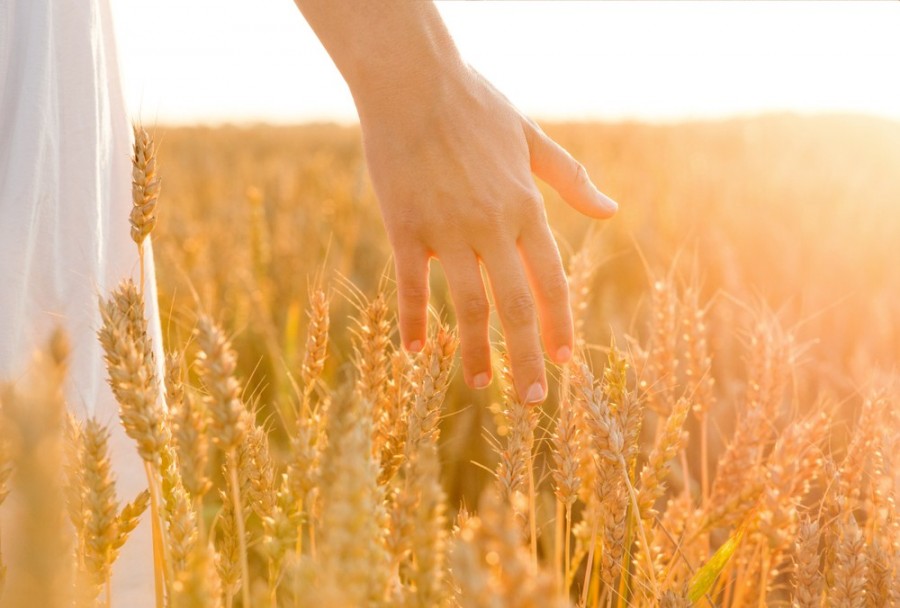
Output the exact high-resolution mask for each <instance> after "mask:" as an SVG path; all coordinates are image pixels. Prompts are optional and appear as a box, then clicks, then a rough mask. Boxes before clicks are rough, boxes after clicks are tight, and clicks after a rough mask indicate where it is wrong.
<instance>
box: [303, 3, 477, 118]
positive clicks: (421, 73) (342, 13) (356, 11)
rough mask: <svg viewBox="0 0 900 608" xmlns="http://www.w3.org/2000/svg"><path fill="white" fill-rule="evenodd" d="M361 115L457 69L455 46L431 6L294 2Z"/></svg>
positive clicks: (419, 90)
mask: <svg viewBox="0 0 900 608" xmlns="http://www.w3.org/2000/svg"><path fill="white" fill-rule="evenodd" d="M295 2H296V4H297V6H298V7H299V8H300V11H301V12H302V13H303V16H304V17H305V18H306V20H307V22H308V23H309V24H310V26H311V27H312V29H313V31H314V32H315V33H316V35H317V36H318V37H319V40H320V41H321V42H322V45H323V46H324V47H325V49H326V50H327V51H328V54H329V55H330V56H331V58H332V60H333V61H334V63H335V65H336V66H337V68H338V70H340V72H341V74H342V75H343V77H344V80H346V82H347V84H348V86H349V87H350V91H351V93H352V94H353V97H354V100H355V101H356V105H357V108H358V109H359V111H360V112H361V113H362V112H364V111H365V110H366V108H367V107H368V106H371V105H378V104H381V103H392V102H394V101H396V100H398V99H400V98H401V96H403V95H404V94H406V93H408V92H413V93H416V94H419V93H421V89H422V88H423V87H427V86H429V85H430V84H433V83H434V82H435V81H436V80H437V79H439V78H440V77H442V76H443V75H445V74H447V72H448V70H452V69H454V68H455V67H457V66H462V62H461V60H460V58H459V53H458V52H457V49H456V46H455V45H454V43H453V40H452V39H451V37H450V34H449V33H448V32H447V29H446V27H445V26H444V22H443V20H442V19H441V17H440V14H439V13H438V11H437V9H436V8H435V6H434V4H433V3H432V2H424V1H422V0H295Z"/></svg>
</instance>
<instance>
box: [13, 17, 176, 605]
mask: <svg viewBox="0 0 900 608" xmlns="http://www.w3.org/2000/svg"><path fill="white" fill-rule="evenodd" d="M130 154H131V129H130V124H129V121H128V119H127V117H126V112H125V107H124V103H123V98H122V92H121V86H120V83H119V74H118V65H117V63H116V54H115V44H114V40H113V35H112V23H111V18H110V11H109V5H108V0H0V379H10V378H11V379H13V380H14V379H16V378H17V377H19V376H20V375H21V374H22V372H23V370H24V368H25V366H26V365H27V363H28V361H29V359H30V355H31V353H32V352H33V351H34V349H35V348H37V347H39V346H41V345H42V344H43V343H44V341H45V339H46V338H47V336H48V335H49V334H50V332H51V331H52V329H53V328H54V327H55V326H57V325H62V326H63V327H64V328H65V329H66V330H67V332H68V334H69V336H70V339H71V341H72V344H73V352H72V362H71V370H72V372H71V374H70V378H69V385H68V386H67V395H68V399H69V407H70V408H71V409H72V410H73V411H74V412H75V413H76V414H78V415H81V416H84V415H94V416H96V417H97V418H98V419H99V420H101V421H103V422H106V423H109V424H110V426H111V427H112V428H113V438H112V442H111V443H112V448H113V459H114V466H115V470H116V473H117V477H118V489H119V496H120V499H121V500H130V499H131V498H132V497H133V496H134V495H135V494H136V493H137V492H138V491H139V490H140V489H142V488H144V487H146V481H145V478H144V473H143V467H142V466H141V463H140V461H139V459H138V458H137V456H136V453H135V449H134V447H133V444H132V443H131V441H130V440H128V439H127V437H125V436H124V433H123V432H122V431H121V429H120V425H119V423H118V416H117V405H116V403H115V401H114V399H113V396H112V394H111V392H110V390H109V388H108V386H107V385H106V381H105V378H106V372H105V369H104V365H103V358H102V352H101V349H100V346H99V344H98V341H97V339H96V331H97V329H98V327H99V325H100V319H99V314H98V312H97V299H98V296H100V295H106V294H108V293H109V292H110V290H111V289H112V288H114V287H115V285H116V284H117V283H118V282H119V281H120V280H122V279H123V278H125V277H127V276H132V277H134V279H135V280H136V281H137V280H138V276H137V274H138V261H137V259H138V258H137V248H136V246H135V244H134V243H133V242H132V241H131V238H130V236H129V224H128V214H129V211H130V207H131V170H130V161H129V157H130ZM145 250H146V258H147V259H146V270H147V282H146V285H145V293H146V295H147V302H148V308H149V310H148V315H149V317H150V327H151V338H152V339H153V341H154V344H155V345H156V347H157V351H158V360H159V361H160V362H161V361H162V358H161V356H159V353H160V352H161V351H160V348H161V344H162V342H161V334H160V327H159V319H158V314H157V311H156V305H155V302H156V288H155V282H154V278H153V277H154V274H153V256H152V251H151V248H150V247H145ZM7 506H8V505H4V509H3V510H4V511H5V512H6V511H8V509H6V508H5V507H7ZM4 518H6V519H8V518H9V516H8V515H4ZM3 524H4V529H3V540H4V543H5V544H6V543H8V542H9V541H8V539H9V534H10V530H8V528H9V527H10V525H11V524H10V523H9V522H8V521H7V522H3ZM14 576H15V564H10V572H9V580H11V579H12V578H13V577H14ZM113 581H114V583H113V589H114V590H113V598H114V604H115V605H116V606H128V607H130V608H134V607H143V606H152V605H153V594H152V559H151V549H150V542H149V525H148V524H147V518H146V517H145V518H144V521H143V523H142V524H141V526H140V527H139V529H138V530H136V531H135V535H134V537H133V538H132V540H131V541H129V542H128V543H127V544H126V545H125V548H124V551H123V554H122V556H121V557H120V560H119V562H118V563H117V564H116V566H115V567H114V579H113Z"/></svg>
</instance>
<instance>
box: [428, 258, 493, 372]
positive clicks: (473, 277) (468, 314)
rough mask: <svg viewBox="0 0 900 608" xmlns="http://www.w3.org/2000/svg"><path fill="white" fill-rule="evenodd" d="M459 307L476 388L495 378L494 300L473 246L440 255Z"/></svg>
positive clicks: (467, 367) (467, 366) (466, 367)
mask: <svg viewBox="0 0 900 608" xmlns="http://www.w3.org/2000/svg"><path fill="white" fill-rule="evenodd" d="M440 260H441V266H443V268H444V274H445V275H446V276H447V282H448V283H449V284H450V294H451V297H452V298H453V306H454V308H455V309H456V320H457V324H458V325H459V338H460V349H461V351H462V361H463V375H464V376H465V379H466V384H468V385H469V386H471V387H472V388H484V387H486V386H487V385H488V384H490V382H491V347H490V343H489V342H488V319H489V316H490V304H489V302H488V299H487V296H486V295H485V291H484V282H483V281H482V279H481V268H480V267H479V265H478V260H477V259H476V258H475V253H474V252H473V251H472V250H471V249H466V250H465V251H460V252H456V253H453V254H450V255H445V256H441V257H440Z"/></svg>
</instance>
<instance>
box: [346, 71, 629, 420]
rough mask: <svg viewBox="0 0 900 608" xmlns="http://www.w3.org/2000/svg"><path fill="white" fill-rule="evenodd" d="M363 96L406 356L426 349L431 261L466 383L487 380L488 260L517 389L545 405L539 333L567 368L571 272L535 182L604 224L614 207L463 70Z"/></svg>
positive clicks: (580, 170) (564, 155) (529, 124)
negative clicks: (452, 318) (450, 307)
mask: <svg viewBox="0 0 900 608" xmlns="http://www.w3.org/2000/svg"><path fill="white" fill-rule="evenodd" d="M357 97H358V99H357V107H358V109H359V113H360V122H361V125H362V132H363V143H364V146H365V153H366V159H367V161H368V165H369V171H370V174H371V177H372V182H373V185H374V188H375V193H376V195H377V197H378V200H379V204H380V207H381V211H382V216H383V218H384V222H385V227H386V229H387V233H388V237H389V239H390V242H391V245H392V247H393V250H394V260H395V265H396V273H397V286H398V304H399V315H400V334H401V338H402V341H403V344H404V346H405V348H407V349H408V350H410V351H413V352H415V351H418V350H419V349H420V348H421V346H422V344H423V342H424V340H425V335H426V322H427V306H428V296H429V288H428V263H429V259H430V258H431V257H437V258H438V259H439V260H440V262H441V265H442V266H443V269H444V272H445V274H446V276H447V280H448V283H449V286H450V292H451V296H452V300H453V304H454V307H455V309H456V315H457V319H458V323H459V332H460V340H461V350H462V358H463V370H464V375H465V379H466V383H467V384H468V385H469V386H471V387H473V388H483V387H485V386H487V385H488V384H489V383H490V380H491V362H490V361H491V359H490V346H489V341H488V317H489V312H490V309H489V302H488V299H487V296H486V293H485V287H484V283H483V281H482V274H481V269H480V264H483V265H484V267H485V269H486V271H487V275H488V277H489V281H490V287H491V291H492V292H493V295H494V302H495V304H496V307H497V311H498V313H499V316H500V321H501V324H502V326H503V332H504V334H505V338H506V345H507V349H508V352H509V358H510V363H511V366H512V373H513V378H514V382H515V389H516V392H517V394H518V396H519V398H520V399H522V400H524V401H526V402H538V401H542V400H543V399H544V398H545V397H546V394H547V381H546V375H545V369H544V358H543V353H542V350H541V338H543V343H544V347H545V348H546V351H547V353H548V354H549V355H550V357H551V359H552V360H554V361H555V362H557V363H563V362H565V361H567V360H568V359H569V358H570V357H571V355H572V348H573V330H572V318H571V312H570V308H569V291H568V283H567V280H566V275H565V272H564V271H563V266H562V262H561V260H560V255H559V249H558V248H557V245H556V242H555V240H554V239H553V236H552V234H551V232H550V228H549V226H548V224H547V217H546V213H545V211H544V204H543V199H542V197H541V194H540V192H539V191H538V189H537V187H536V186H535V183H534V181H533V179H532V176H531V173H532V172H533V173H534V174H536V175H537V176H538V177H540V178H541V179H542V180H544V181H546V182H547V183H548V184H550V185H551V186H552V187H553V188H554V189H555V190H556V191H557V192H559V194H560V195H561V196H562V198H563V199H564V200H565V201H566V202H567V203H568V204H569V205H571V206H572V207H573V208H575V209H577V210H578V211H580V212H581V213H583V214H584V215H587V216H588V217H592V218H609V217H610V216H612V215H613V214H614V213H615V212H616V210H617V208H618V207H617V205H616V203H615V202H614V201H612V199H610V198H609V197H607V196H605V195H604V194H602V193H601V192H599V191H598V190H597V188H596V187H595V186H594V184H593V183H592V182H591V181H590V179H589V177H588V175H587V173H586V172H585V170H584V167H582V166H581V165H580V164H579V163H578V162H577V161H576V160H575V159H573V158H572V156H571V155H569V153H568V152H566V151H565V150H564V149H563V148H562V147H560V146H559V145H558V144H556V143H555V142H554V141H553V140H551V139H550V138H549V137H547V135H545V134H544V133H543V131H541V129H540V128H539V127H538V126H537V125H536V124H535V123H534V122H533V121H531V120H530V119H528V118H527V117H525V116H524V115H522V114H521V113H520V112H519V111H518V110H517V109H516V108H515V107H514V106H513V105H512V104H511V103H510V102H509V101H508V100H507V99H506V98H505V97H504V96H503V95H502V94H500V93H499V92H498V91H497V90H496V89H495V88H494V87H493V86H492V85H490V83H488V82H487V81H486V80H485V79H484V78H483V77H482V76H481V75H480V74H478V73H477V72H475V70H473V69H471V68H469V67H468V66H466V65H464V64H462V63H461V62H460V63H458V64H455V65H454V66H452V67H445V68H443V69H442V70H440V71H439V72H438V73H437V74H429V76H428V77H427V78H420V79H418V81H416V82H411V83H408V84H407V86H403V87H399V88H395V89H393V90H391V91H385V90H380V91H378V92H377V93H376V92H373V93H372V94H370V95H358V96H357ZM538 317H539V318H540V329H541V332H540V333H539V332H538Z"/></svg>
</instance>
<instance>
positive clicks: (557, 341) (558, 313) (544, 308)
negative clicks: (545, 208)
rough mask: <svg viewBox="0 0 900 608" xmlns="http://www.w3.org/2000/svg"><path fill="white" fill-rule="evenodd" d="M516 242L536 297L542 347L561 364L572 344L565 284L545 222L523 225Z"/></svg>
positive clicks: (560, 263)
mask: <svg viewBox="0 0 900 608" xmlns="http://www.w3.org/2000/svg"><path fill="white" fill-rule="evenodd" d="M518 245H519V252H520V254H521V256H522V260H523V262H524V263H525V270H526V273H527V274H528V279H529V282H530V283H531V289H532V291H533V292H534V295H535V299H536V300H537V306H538V313H539V314H540V319H541V336H542V337H543V340H544V347H545V348H546V349H547V353H548V354H549V355H550V356H551V357H552V358H553V360H554V361H555V362H557V363H565V362H566V361H568V360H569V358H570V357H571V356H572V345H573V344H574V331H573V328H572V312H571V309H570V307H569V283H568V281H567V279H566V273H565V271H564V270H563V265H562V260H561V259H560V256H559V248H558V247H557V246H556V241H555V240H554V239H553V235H552V234H551V233H550V227H549V226H548V225H547V222H546V221H535V222H532V223H530V224H528V225H526V226H525V227H524V228H523V230H522V234H521V235H520V237H519V242H518Z"/></svg>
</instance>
